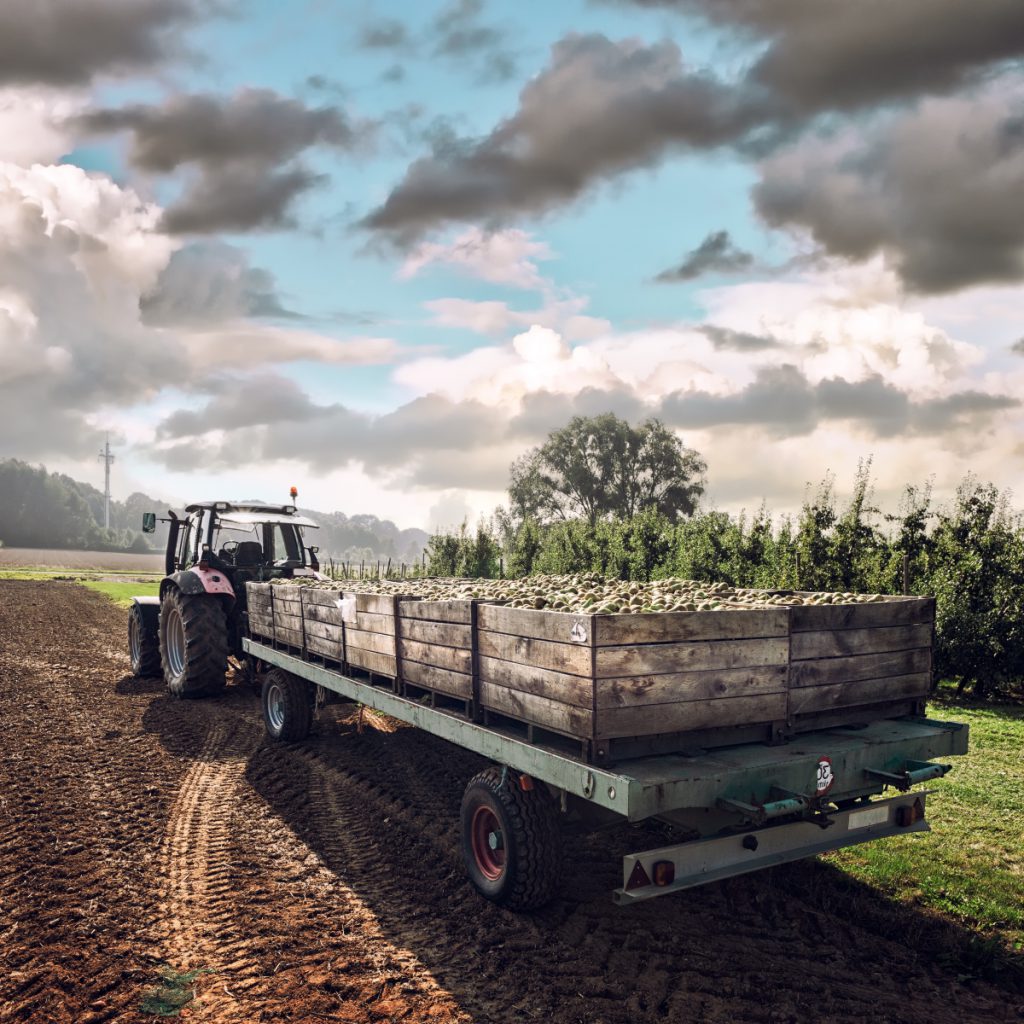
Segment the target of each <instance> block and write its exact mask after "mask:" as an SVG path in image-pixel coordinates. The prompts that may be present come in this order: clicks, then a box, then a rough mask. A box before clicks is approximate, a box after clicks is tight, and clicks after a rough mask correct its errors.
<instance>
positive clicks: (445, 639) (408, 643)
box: [398, 598, 474, 701]
mask: <svg viewBox="0 0 1024 1024" xmlns="http://www.w3.org/2000/svg"><path fill="white" fill-rule="evenodd" d="M473 606H474V602H473V601H420V600H416V599H413V598H406V599H403V600H402V601H400V602H399V603H398V633H399V639H398V648H399V654H400V657H401V665H400V671H401V677H402V682H403V683H405V684H410V685H412V686H415V687H419V688H420V689H423V690H429V691H431V692H433V693H439V694H442V695H444V696H446V697H452V698H455V699H457V700H463V701H472V700H473V696H474V694H473V618H474V607H473Z"/></svg>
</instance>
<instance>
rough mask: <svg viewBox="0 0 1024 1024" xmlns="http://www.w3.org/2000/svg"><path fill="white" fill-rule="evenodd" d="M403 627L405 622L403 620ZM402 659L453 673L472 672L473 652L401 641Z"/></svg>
mask: <svg viewBox="0 0 1024 1024" xmlns="http://www.w3.org/2000/svg"><path fill="white" fill-rule="evenodd" d="M403 625H405V622H404V620H403ZM401 649H402V659H403V661H404V660H405V659H406V658H409V659H411V660H412V661H419V662H422V663H423V664H425V665H437V666H438V667H439V668H447V669H451V670H452V671H453V672H466V673H469V672H471V671H472V664H473V652H472V651H471V650H470V649H469V648H468V647H439V646H437V645H436V644H423V643H420V642H419V641H417V640H406V639H405V637H402V639H401Z"/></svg>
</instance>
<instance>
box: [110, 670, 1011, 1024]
mask: <svg viewBox="0 0 1024 1024" xmlns="http://www.w3.org/2000/svg"><path fill="white" fill-rule="evenodd" d="M140 687H144V688H145V689H140ZM149 687H150V681H142V682H139V681H135V680H122V681H121V683H119V684H118V692H119V693H120V692H128V693H139V692H157V691H158V690H159V689H161V687H160V686H159V685H157V686H155V687H154V688H153V689H150V688H149ZM122 688H124V689H122ZM228 708H230V709H231V713H232V714H233V715H238V716H239V717H240V720H241V719H244V720H245V721H244V724H242V723H241V721H240V725H241V729H242V730H244V731H245V732H246V734H248V735H251V734H250V733H249V729H250V728H258V729H259V730H260V732H262V721H261V719H260V714H259V704H258V702H257V701H256V699H255V698H254V696H253V695H252V693H251V692H250V691H248V690H246V689H244V688H243V687H241V686H232V687H229V689H228V691H227V693H226V694H225V695H224V696H223V697H219V698H216V699H215V700H213V701H204V702H200V703H198V704H196V703H193V702H182V701H176V700H172V699H171V698H169V697H167V696H159V697H156V698H155V699H154V701H153V702H152V704H151V706H150V707H149V709H148V710H147V712H146V715H145V719H144V722H145V727H146V729H147V731H150V732H152V733H154V734H156V736H157V737H158V738H159V739H160V740H161V742H163V743H164V745H165V746H166V747H167V749H168V750H169V751H171V752H172V753H174V754H175V755H178V756H189V755H190V754H198V753H199V752H200V748H201V745H202V743H203V738H204V735H205V732H206V727H205V726H204V725H203V722H202V720H203V719H204V718H205V719H208V716H209V715H210V714H211V713H217V714H219V712H218V711H217V709H228ZM339 714H343V713H341V712H338V710H337V709H335V708H330V709H327V711H326V712H324V713H322V715H321V721H320V722H319V723H318V725H317V727H316V729H315V733H314V735H313V736H312V737H311V738H310V739H309V740H307V741H305V742H304V743H301V744H298V745H296V746H294V747H281V746H278V745H276V744H271V743H270V742H269V741H267V740H266V739H265V738H262V739H257V740H255V741H254V742H255V749H254V750H253V752H252V753H251V755H250V756H249V759H248V764H247V769H246V778H247V781H248V782H249V783H250V785H251V786H252V787H253V789H254V791H255V792H256V793H258V794H259V795H260V796H261V797H262V798H263V800H265V801H266V803H267V804H268V805H269V807H270V808H271V809H272V811H273V812H274V813H275V814H276V815H278V816H279V817H280V818H281V819H282V820H283V821H284V822H285V823H287V825H288V826H289V828H290V829H291V830H292V831H293V832H294V834H295V835H296V836H297V837H298V838H299V839H301V840H302V842H303V843H305V844H306V845H307V846H308V847H309V848H310V849H311V850H313V851H314V852H316V853H317V855H318V856H319V857H320V858H321V859H322V860H323V862H324V863H325V864H326V865H327V866H328V867H329V868H330V869H331V870H332V872H334V874H335V875H336V876H337V877H338V878H339V879H340V880H341V881H342V882H343V884H345V885H346V886H349V887H350V888H351V889H352V890H353V891H354V892H355V893H356V895H357V896H358V897H359V899H360V900H362V901H363V902H364V903H365V904H366V906H367V907H368V908H369V909H370V910H371V911H372V912H373V913H374V915H375V916H376V918H377V920H378V922H379V924H380V927H381V929H382V930H383V932H384V934H385V935H386V936H387V938H388V939H389V941H390V942H392V943H393V944H394V945H395V946H396V947H398V948H400V949H408V950H410V951H411V952H412V953H413V954H414V955H415V956H416V957H417V958H418V959H419V961H420V962H421V963H422V964H423V965H424V966H425V967H427V968H428V969H429V970H430V971H431V973H432V974H433V975H434V976H435V977H436V978H437V979H438V980H439V981H440V982H441V983H442V984H443V985H444V986H445V987H446V988H447V989H448V990H449V991H450V992H451V993H452V995H453V996H454V997H455V998H456V999H457V1000H458V1002H459V1003H460V1005H461V1006H462V1007H463V1009H464V1010H466V1011H467V1012H468V1013H469V1014H470V1015H471V1016H472V1017H473V1018H474V1019H477V1020H480V1021H491V1020H515V1019H545V1020H550V1021H558V1022H564V1024H570V1022H572V1024H577V1022H583V1021H601V1022H605V1024H612V1022H615V1024H618V1022H619V1021H622V1022H625V1021H646V1020H655V1019H658V1018H659V1017H662V1016H664V1015H666V1014H668V1015H669V1016H670V1018H671V1019H677V1020H683V1019H703V1018H699V1017H698V1014H697V1007H698V1005H712V1006H715V1007H717V1011H716V1012H719V1013H723V1012H724V1013H725V1014H726V1015H725V1016H723V1017H717V1016H712V1017H710V1018H708V1019H714V1020H718V1019H763V1020H767V1019H769V1016H767V1015H766V1016H761V1017H758V1016H757V1013H758V1012H759V1011H757V1009H756V1008H757V1007H758V1006H764V1008H765V1009H767V1006H768V1004H767V1003H764V1002H763V1000H764V999H765V998H766V997H765V993H766V992H769V993H773V996H772V998H775V999H777V998H782V996H780V993H786V994H787V995H788V994H791V993H800V994H799V995H795V996H792V998H793V999H795V1000H796V1002H793V1003H792V1004H791V1005H792V1008H793V1010H792V1017H791V1018H786V1019H794V1020H809V1019H821V1020H825V1019H839V1018H841V1019H854V1014H853V1013H851V1012H850V1006H856V1007H857V1008H858V1010H857V1012H858V1013H861V1012H864V1013H868V1016H866V1017H864V1018H863V1019H869V1016H870V1012H875V1011H877V1013H878V1014H879V1015H880V1016H879V1017H877V1019H893V1020H895V1019H899V1020H907V1021H910V1020H914V1021H917V1020H922V1021H923V1020H926V1019H941V1020H946V1019H956V1017H955V1016H954V1017H949V1014H950V1012H951V1011H952V1010H953V1008H954V1007H953V1005H952V1004H951V1003H950V1000H951V999H956V998H958V997H957V995H956V992H959V993H961V995H962V996H963V997H967V996H969V994H970V992H971V990H972V988H973V987H975V986H976V985H977V984H978V983H979V982H983V983H984V986H983V987H984V988H986V989H987V991H988V995H989V997H992V996H993V995H994V996H996V997H998V995H999V993H1000V992H1001V993H1005V996H1006V997H1007V998H1006V1003H1007V1005H1010V1006H1012V1005H1014V1004H1015V1003H1016V1002H1017V1001H1018V999H1017V997H1019V995H1021V994H1022V993H1024V956H1022V955H1020V954H1014V953H1012V952H1009V951H1007V950H1006V949H1005V948H1003V947H1002V946H1000V945H999V944H997V943H995V942H989V941H986V940H985V939H983V938H981V937H979V936H978V935H976V934H975V933H972V932H971V931H969V930H968V929H966V928H964V927H962V926H960V925H957V924H956V923H955V922H952V921H949V920H947V919H944V918H941V917H939V916H938V915H936V914H932V913H930V912H926V911H923V910H921V909H918V908H915V907H913V906H910V905H908V904H905V903H900V902H896V901H894V900H890V899H888V898H886V897H885V896H883V895H881V894H880V893H878V892H877V891H876V890H874V889H872V888H871V887H869V886H867V885H865V884H863V883H861V882H858V881H857V880H855V879H853V878H851V877H849V876H847V875H846V874H844V873H843V872H842V871H840V870H838V869H836V868H834V867H832V866H830V865H827V864H823V863H821V862H818V861H803V862H799V863H797V864H793V865H787V866H784V867H780V868H775V869H772V870H770V871H763V872H760V873H757V874H753V875H748V876H744V877H740V878H735V879H730V880H728V881H726V882H723V883H717V884H713V885H709V886H705V887H701V888H699V889H694V890H691V891H689V892H686V893H682V894H677V895H675V896H670V897H666V898H663V899H658V900H653V901H651V902H648V903H644V904H639V905H637V906H634V907H626V908H619V907H616V906H615V905H613V904H612V902H611V897H610V892H611V890H612V889H613V888H615V887H616V886H617V885H619V884H621V877H620V874H619V872H620V864H621V859H620V858H621V856H622V855H623V854H625V853H627V852H631V851H635V850H638V849H644V848H652V847H656V846H658V845H664V843H665V839H664V835H663V834H662V833H660V832H659V831H658V830H656V829H648V828H643V827H641V828H631V827H628V826H624V827H622V828H617V829H615V830H613V831H611V832H607V833H603V834H601V835H594V836H587V837H566V845H565V858H564V862H565V864H566V876H565V879H564V885H563V889H562V892H561V894H560V896H559V897H558V898H557V899H556V900H555V901H554V902H553V903H552V904H551V905H550V906H548V907H546V908H545V909H543V910H541V911H539V912H537V913H534V914H530V915H515V914H512V913H509V912H506V911H503V910H501V909H500V908H497V907H495V906H493V905H492V904H489V903H487V902H486V901H484V900H482V899H481V898H480V897H478V896H477V894H476V893H475V891H474V890H473V889H472V887H471V886H470V885H469V883H468V882H467V881H466V879H465V875H464V872H463V869H462V865H461V859H460V855H459V851H458V814H459V804H460V801H461V797H462V790H463V787H464V785H465V783H466V781H468V779H469V778H470V777H471V776H472V775H473V774H474V773H475V772H476V771H478V770H479V769H480V768H481V767H482V766H483V764H484V762H483V761H482V760H481V759H479V758H478V757H476V756H475V755H473V754H469V753H468V752H466V751H463V750H460V749H459V748H457V747H453V746H451V745H449V744H447V743H445V742H443V741H440V740H437V739H435V738H434V737H431V736H429V735H427V734H425V733H423V732H420V731H417V730H412V729H407V728H398V729H396V730H395V731H387V730H386V729H385V730H383V731H382V730H378V729H376V728H364V729H363V730H362V732H359V731H358V730H357V728H356V726H355V724H354V722H353V721H352V720H351V718H352V716H351V715H350V716H349V720H348V721H341V722H339V721H336V720H334V719H337V718H338V717H339ZM325 772H326V773H327V774H328V776H329V777H334V778H337V779H338V780H339V786H340V788H341V790H343V791H344V792H345V794H347V795H346V799H347V800H348V801H349V803H348V804H347V805H346V806H349V807H353V808H357V809H356V810H353V811H352V813H351V814H350V813H348V812H346V813H345V814H344V816H341V815H339V814H338V812H337V808H335V812H334V813H328V812H327V810H326V809H325V808H323V807H318V806H316V805H315V804H314V798H313V796H312V795H311V792H312V791H311V787H312V783H313V777H314V775H315V774H317V773H319V774H320V775H321V776H322V775H323V774H324V773H325ZM300 794H301V796H300ZM353 815H355V816H358V817H359V819H360V821H359V823H358V825H357V824H355V823H354V822H353V821H352V820H351V819H352V816H353ZM353 843H355V844H357V845H356V846H353ZM353 850H358V854H357V855H356V856H355V857H354V858H353ZM921 975H924V976H926V977H927V978H928V982H927V984H925V985H921V984H919V981H920V977H921ZM901 978H902V980H900V979H901ZM911 982H913V984H911ZM908 984H909V985H910V988H909V989H908V987H907V986H908ZM765 986H767V988H766V987H765ZM865 986H867V987H868V988H867V989H865ZM823 989H827V995H825V996H822V995H821V994H820V993H821V991H822V990H823ZM816 990H817V992H818V993H819V994H815V993H816ZM911 990H913V992H912V993H911ZM866 991H867V992H868V993H869V994H868V995H866V994H865V992H866ZM513 996H514V997H515V999H516V1000H520V999H521V1002H522V1006H521V1008H520V1009H517V1007H518V1006H519V1003H518V1002H514V1001H513ZM684 998H685V999H686V1000H693V1001H694V1002H692V1006H693V1008H694V1010H693V1013H692V1016H691V1010H690V1006H691V1003H690V1002H684V1003H681V1002H680V1000H681V999H684ZM844 998H846V999H848V1000H849V1006H845V1008H844V1003H843V999H844ZM818 999H824V1002H816V1000H818ZM701 1000H712V1002H710V1003H706V1002H705V1003H702V1002H701ZM681 1005H682V1006H685V1007H686V1010H685V1012H684V1015H680V1006H681ZM870 1007H874V1010H870V1012H869V1008H870ZM819 1009H820V1011H821V1012H820V1015H818V1016H815V1015H814V1014H815V1013H817V1012H818V1011H819ZM890 1009H891V1010H892V1013H893V1014H895V1016H887V1014H888V1013H889V1010H890ZM897 1009H899V1013H896V1010H897ZM700 1012H704V1011H700ZM751 1013H754V1016H753V1017H751V1016H749V1015H750V1014H751ZM808 1014H811V1016H808ZM968 1017H969V1014H968ZM770 1019H772V1020H775V1019H780V1020H781V1019H783V1018H781V1017H780V1018H776V1017H775V1016H771V1017H770ZM856 1019H861V1018H860V1017H859V1016H858V1017H856ZM962 1019H968V1018H967V1017H963V1018H962ZM1007 1019H1009V1018H1007Z"/></svg>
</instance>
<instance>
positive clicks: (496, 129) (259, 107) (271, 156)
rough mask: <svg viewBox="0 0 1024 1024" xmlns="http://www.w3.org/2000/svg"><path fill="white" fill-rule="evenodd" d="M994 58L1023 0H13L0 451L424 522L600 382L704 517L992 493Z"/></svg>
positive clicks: (87, 471)
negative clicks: (969, 485) (657, 441)
mask: <svg viewBox="0 0 1024 1024" xmlns="http://www.w3.org/2000/svg"><path fill="white" fill-rule="evenodd" d="M1022 57H1024V4H1022V3H1021V2H1020V0H973V2H972V4H971V5H970V15H969V17H966V16H965V8H964V4H963V0H901V2H900V3H892V2H891V0H562V2H560V3H558V4H552V3H541V2H539V0H519V2H517V3H512V2H507V0H452V2H448V0H442V2H438V3H433V2H428V0H424V2H419V3H416V4H412V3H398V2H391V3H387V2H380V0H378V2H373V3H371V2H368V0H367V2H335V0H293V2H290V3H287V4H282V3H280V2H278V0H246V2H241V0H6V2H5V3H3V4H2V5H0V457H16V458H20V459H24V460H26V461H29V462H32V463H41V464H45V465H46V466H47V467H48V468H50V469H54V470H60V471H62V472H67V473H70V474H72V475H73V476H75V477H77V478H79V479H84V480H89V481H91V482H93V483H96V484H98V485H102V478H103V466H102V463H101V462H100V461H99V460H98V458H97V454H98V452H99V450H100V448H101V447H102V445H103V442H104V439H105V437H106V436H107V435H108V434H109V436H110V441H111V445H112V447H113V449H114V451H115V454H116V462H115V464H114V467H113V478H112V480H113V482H112V488H113V491H114V494H115V496H120V497H125V496H127V495H128V494H129V493H130V492H132V491H135V490H142V491H145V492H146V493H148V494H151V495H153V496H154V497H159V498H162V499H166V500H167V501H169V502H175V503H178V502H183V501H185V500H201V499H209V498H231V497H239V498H241V497H255V496H259V497H262V498H264V499H265V500H272V499H276V498H280V499H281V500H286V496H287V490H288V488H289V487H290V486H291V485H293V484H294V485H295V486H297V487H298V488H299V491H300V501H301V503H302V504H303V505H304V506H306V507H312V508H320V509H323V510H325V511H333V510H339V511H342V512H345V513H347V514H350V515H351V514H356V513H374V514H376V515H379V516H381V517H382V518H389V519H392V520H394V521H395V522H396V523H398V524H399V525H400V526H402V527H410V526H421V527H437V526H450V525H453V524H455V523H457V522H458V521H460V520H462V519H463V518H468V519H469V520H470V521H473V520H475V519H476V518H477V517H478V516H480V515H483V514H487V513H489V512H490V511H491V510H492V509H493V508H494V507H495V506H496V505H497V504H499V503H501V502H502V501H503V500H504V497H505V495H504V489H505V486H506V484H507V481H508V468H509V464H510V463H511V462H512V460H513V459H514V458H516V457H517V456H518V455H520V454H522V453H523V452H524V451H525V450H527V449H529V448H531V447H533V446H535V445H537V444H539V443H541V442H542V441H543V439H544V438H545V436H546V435H547V434H548V433H549V432H550V431H551V430H553V429H556V428H558V427H560V426H562V425H564V424H565V423H566V422H567V421H568V420H569V418H570V417H571V416H573V415H578V414H582V415H593V414H597V413H601V412H606V411H612V412H615V413H616V414H618V415H620V416H622V417H625V418H627V419H629V420H630V421H631V422H634V423H638V422H640V421H642V420H644V419H647V418H649V417H657V418H658V419H660V420H662V421H663V422H664V423H665V424H666V425H668V426H669V427H671V428H672V429H673V430H674V431H676V432H677V433H678V435H679V436H680V438H681V439H682V440H683V442H684V443H685V444H686V445H687V446H689V447H691V448H695V449H697V450H698V451H699V452H700V453H701V455H702V456H703V457H704V458H705V460H706V461H707V465H708V470H707V481H706V487H707V489H706V496H705V502H706V504H708V505H710V506H714V507H718V508H725V509H728V510H730V511H738V510H740V509H743V508H746V509H749V510H753V509H756V508H757V507H758V506H760V505H761V504H762V503H765V504H766V505H767V506H768V508H769V509H771V510H774V511H777V512H785V511H792V510H794V509H796V508H798V507H799V506H800V503H801V501H802V500H803V498H804V496H805V495H806V493H807V489H808V486H811V487H812V488H813V487H814V486H815V485H816V484H817V483H818V482H819V481H821V480H822V478H823V477H824V476H825V475H826V473H834V474H835V476H836V479H837V485H838V489H839V490H840V492H842V490H843V488H844V487H846V486H848V485H852V482H853V477H854V473H855V471H856V467H857V465H858V463H859V462H860V461H862V460H864V459H868V458H870V459H872V468H873V474H874V479H875V486H876V500H877V501H878V502H879V504H882V505H884V506H887V507H895V504H896V502H897V500H898V496H899V494H900V492H901V490H902V488H903V486H904V485H905V484H907V483H913V484H917V485H923V484H926V483H928V482H931V484H932V487H933V493H934V494H935V496H936V497H937V498H938V499H939V500H940V501H941V500H943V499H948V498H949V496H950V495H951V494H952V493H953V492H954V490H955V488H956V486H957V484H958V482H959V481H960V480H961V479H963V477H964V476H965V474H967V473H969V472H972V473H974V474H976V475H977V476H978V477H979V478H980V479H982V480H986V481H989V480H990V481H992V482H994V483H995V484H997V485H998V486H999V487H1001V488H1006V489H1010V490H1011V491H1013V492H1015V494H1016V496H1017V497H1018V498H1019V496H1020V494H1021V493H1024V429H1022V428H1024V404H1022V403H1024V323H1022V320H1024V317H1022V310H1024V63H1022ZM1017 503H1018V504H1019V501H1018V502H1017Z"/></svg>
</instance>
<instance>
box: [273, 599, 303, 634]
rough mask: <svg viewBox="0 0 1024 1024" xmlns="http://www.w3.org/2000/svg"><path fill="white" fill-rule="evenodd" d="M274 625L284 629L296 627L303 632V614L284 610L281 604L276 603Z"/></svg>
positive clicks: (295, 628)
mask: <svg viewBox="0 0 1024 1024" xmlns="http://www.w3.org/2000/svg"><path fill="white" fill-rule="evenodd" d="M274 626H275V627H281V628H283V629H294V630H297V631H298V632H300V633H301V632H302V616H301V615H298V614H295V615H292V614H290V613H289V612H286V611H282V610H281V606H280V605H274Z"/></svg>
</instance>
